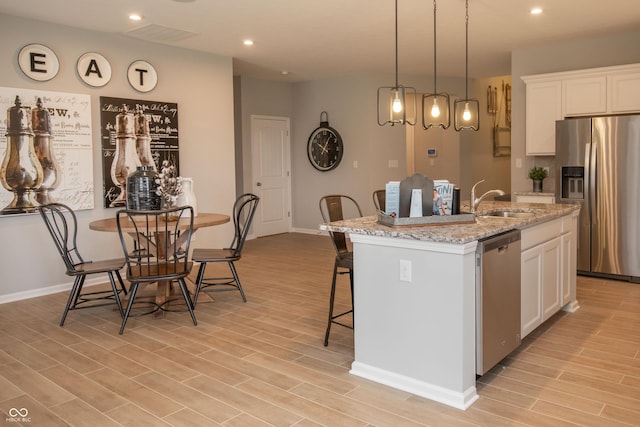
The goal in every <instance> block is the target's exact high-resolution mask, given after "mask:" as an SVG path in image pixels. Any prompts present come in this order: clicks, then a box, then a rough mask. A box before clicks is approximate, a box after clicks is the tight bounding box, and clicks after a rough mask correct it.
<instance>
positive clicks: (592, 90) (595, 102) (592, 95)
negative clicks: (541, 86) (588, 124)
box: [562, 76, 607, 117]
mask: <svg viewBox="0 0 640 427" xmlns="http://www.w3.org/2000/svg"><path fill="white" fill-rule="evenodd" d="M562 99H563V106H564V116H565V117H567V116H584V115H589V114H601V113H606V112H607V78H606V76H597V77H584V78H572V79H567V80H564V81H563V82H562Z"/></svg>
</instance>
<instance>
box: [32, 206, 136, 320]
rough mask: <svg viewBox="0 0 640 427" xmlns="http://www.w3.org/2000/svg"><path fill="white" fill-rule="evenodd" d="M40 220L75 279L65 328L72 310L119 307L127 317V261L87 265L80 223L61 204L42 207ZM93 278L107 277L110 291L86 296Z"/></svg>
mask: <svg viewBox="0 0 640 427" xmlns="http://www.w3.org/2000/svg"><path fill="white" fill-rule="evenodd" d="M38 211H39V212H40V216H42V219H43V220H44V223H45V225H46V226H47V229H48V230H49V233H50V234H51V237H52V238H53V242H54V243H55V245H56V248H57V249H58V253H59V254H60V256H61V257H62V261H63V262H64V265H65V268H66V274H67V275H68V276H71V277H75V279H74V282H73V287H72V288H71V292H70V293H69V298H68V299H67V305H66V306H65V308H64V312H63V313H62V318H61V319H60V326H63V325H64V322H65V319H66V318H67V313H69V310H76V309H80V308H90V307H102V306H105V305H110V304H116V305H117V306H118V310H119V311H120V316H124V312H123V311H122V304H121V303H120V293H121V292H122V293H123V294H125V295H126V294H127V290H126V288H125V286H124V282H123V281H122V276H121V275H120V269H122V267H124V264H125V260H124V258H118V259H109V260H102V261H87V260H85V259H84V258H83V257H82V255H80V251H79V250H78V245H77V236H78V221H77V219H76V214H75V213H74V212H73V210H72V209H71V208H70V207H68V206H66V205H64V204H61V203H49V204H46V205H40V206H38ZM91 274H106V275H107V276H108V277H109V282H110V283H111V290H110V291H93V292H86V293H83V286H84V282H85V279H86V278H87V276H88V275H91ZM114 275H115V278H117V279H118V284H119V285H120V288H119V289H118V286H117V285H116V282H115V279H114Z"/></svg>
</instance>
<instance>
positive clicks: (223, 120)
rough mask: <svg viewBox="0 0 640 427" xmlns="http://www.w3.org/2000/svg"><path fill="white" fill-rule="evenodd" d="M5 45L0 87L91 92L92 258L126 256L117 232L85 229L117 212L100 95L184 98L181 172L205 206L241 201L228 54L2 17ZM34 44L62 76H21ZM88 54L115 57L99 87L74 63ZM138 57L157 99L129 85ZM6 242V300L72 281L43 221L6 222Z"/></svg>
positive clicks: (2, 232) (88, 251)
mask: <svg viewBox="0 0 640 427" xmlns="http://www.w3.org/2000/svg"><path fill="white" fill-rule="evenodd" d="M0 40H1V42H0V58H2V60H3V64H4V66H3V67H1V68H0V81H2V86H5V87H17V88H28V89H41V90H45V91H58V92H71V93H84V94H90V95H91V106H92V126H93V143H94V147H93V175H94V178H93V179H94V191H95V200H94V205H95V208H94V209H92V210H86V211H79V212H78V219H79V222H80V225H79V229H80V236H79V246H80V248H82V251H83V253H84V254H85V256H86V257H87V258H89V259H91V258H96V259H98V258H107V257H115V256H120V255H121V252H122V249H121V248H120V246H119V242H118V240H117V235H116V234H115V233H102V232H97V231H91V230H89V227H88V224H89V222H90V221H92V220H94V219H100V218H104V217H111V216H114V215H115V210H114V209H103V208H102V206H103V203H102V176H103V175H102V174H103V171H102V165H101V163H100V160H101V152H100V115H99V97H100V96H101V95H102V96H114V97H122V98H133V99H148V100H157V101H166V102H177V103H178V109H179V112H178V115H179V125H180V130H179V131H180V168H181V172H182V174H183V175H185V176H192V177H193V178H194V182H195V191H196V195H197V197H198V207H199V209H200V210H201V211H209V212H211V211H215V212H223V213H227V214H229V213H231V206H232V204H233V200H234V199H235V188H234V178H233V177H234V175H235V167H234V141H233V137H234V131H233V116H234V115H233V85H232V74H233V73H232V62H231V58H226V57H220V56H215V55H207V54H202V53H197V52H194V51H188V50H184V49H174V48H170V47H166V46H161V45H156V44H151V43H146V42H144V41H139V40H135V39H131V38H125V37H121V36H117V35H110V34H105V33H96V32H91V31H81V30H77V29H72V28H69V27H63V26H57V25H50V24H46V23H42V22H37V21H29V20H23V19H18V18H15V17H10V16H6V15H0ZM29 43H42V44H45V45H47V46H48V47H49V48H51V49H52V50H53V51H54V52H55V53H56V55H57V56H58V59H59V61H60V71H59V72H58V75H57V76H56V77H55V78H53V79H52V80H50V81H48V82H42V83H40V82H35V81H33V80H30V79H29V78H27V77H26V76H25V75H24V74H23V73H22V72H21V71H20V69H19V67H18V65H17V55H18V52H19V50H20V49H21V48H22V47H23V46H25V45H27V44H29ZM86 52H98V53H100V54H102V55H103V56H105V57H106V58H107V59H108V60H109V61H110V63H111V67H112V78H111V81H110V82H109V83H108V84H107V85H106V86H104V87H102V88H92V87H89V86H86V85H84V83H82V82H81V81H80V79H79V78H78V77H77V76H76V72H75V64H76V61H77V59H78V58H79V57H80V56H81V55H82V54H84V53H86ZM137 59H144V60H146V61H149V62H150V63H151V64H152V65H153V66H154V67H155V68H156V71H157V73H158V85H157V87H156V88H155V89H154V90H153V91H151V92H150V93H147V94H141V93H138V92H136V91H134V90H133V89H132V88H131V87H130V86H129V83H128V82H127V78H126V70H127V67H128V66H129V64H130V63H131V62H133V61H134V60H137ZM1 114H6V113H5V112H2V113H1ZM1 154H2V156H4V153H1ZM0 236H2V240H1V243H0V271H1V272H2V273H1V275H0V302H6V301H10V300H15V299H22V298H27V297H29V296H35V295H38V294H42V293H46V292H50V291H52V290H56V289H62V288H63V287H64V285H68V284H69V283H70V278H69V277H67V276H65V275H64V270H63V265H62V261H61V260H60V259H59V257H58V255H57V252H56V250H55V248H54V246H53V242H52V241H51V239H50V237H49V235H48V233H47V231H46V229H45V227H44V225H43V223H42V220H41V219H40V217H39V216H38V215H20V216H12V217H5V216H3V217H0ZM231 237H232V227H231V225H230V224H226V225H223V226H218V227H211V228H209V229H206V230H201V231H199V232H198V233H197V234H196V240H195V241H194V245H195V246H198V245H200V246H209V245H215V246H218V245H219V246H222V245H225V244H228V243H229V241H230V240H231ZM104 280H105V278H104V277H102V278H100V281H101V282H103V281H104Z"/></svg>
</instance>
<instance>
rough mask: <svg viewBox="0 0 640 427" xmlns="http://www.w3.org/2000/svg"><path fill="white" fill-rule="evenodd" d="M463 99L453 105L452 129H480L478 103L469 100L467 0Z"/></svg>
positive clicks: (467, 3)
mask: <svg viewBox="0 0 640 427" xmlns="http://www.w3.org/2000/svg"><path fill="white" fill-rule="evenodd" d="M465 11H466V13H465V67H466V68H465V92H464V97H465V99H458V100H456V102H455V103H454V112H453V128H454V129H455V130H457V131H460V130H462V129H472V130H474V131H477V130H478V129H480V102H478V100H477V99H469V0H466V1H465Z"/></svg>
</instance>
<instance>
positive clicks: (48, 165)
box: [0, 87, 93, 217]
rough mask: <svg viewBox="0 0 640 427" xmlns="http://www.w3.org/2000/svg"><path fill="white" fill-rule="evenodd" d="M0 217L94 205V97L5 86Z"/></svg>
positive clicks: (0, 103)
mask: <svg viewBox="0 0 640 427" xmlns="http://www.w3.org/2000/svg"><path fill="white" fill-rule="evenodd" d="M0 110H1V111H2V112H3V114H4V117H2V119H0V156H1V158H2V167H1V168H0V183H1V184H2V186H1V188H0V217H1V216H3V215H13V214H24V213H33V212H36V210H37V206H38V205H40V204H44V203H49V202H60V203H64V204H67V205H69V206H70V207H71V208H72V209H74V210H80V209H92V208H93V160H92V151H93V150H92V142H91V132H92V130H91V98H90V96H89V95H84V94H76V93H63V92H50V91H44V90H32V89H19V88H9V87H0Z"/></svg>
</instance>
